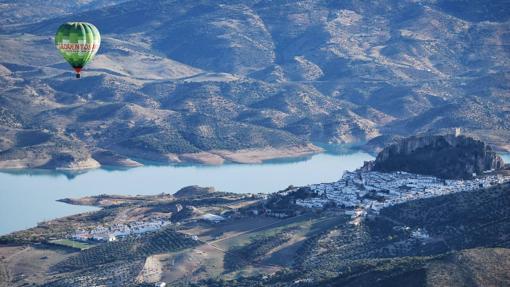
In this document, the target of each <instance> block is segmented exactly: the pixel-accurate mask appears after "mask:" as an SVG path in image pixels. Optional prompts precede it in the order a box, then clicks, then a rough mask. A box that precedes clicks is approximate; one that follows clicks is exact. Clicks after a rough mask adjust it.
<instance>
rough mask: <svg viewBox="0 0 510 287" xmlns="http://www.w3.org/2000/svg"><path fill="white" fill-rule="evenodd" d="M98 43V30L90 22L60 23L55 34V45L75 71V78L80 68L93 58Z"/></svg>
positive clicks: (77, 76) (78, 74)
mask: <svg viewBox="0 0 510 287" xmlns="http://www.w3.org/2000/svg"><path fill="white" fill-rule="evenodd" d="M100 44H101V36H100V35H99V31H98V30H97V28H96V27H95V26H94V25H92V24H90V23H85V22H68V23H65V24H62V25H61V26H60V27H59V28H58V31H57V34H56V35H55V45H56V46H57V49H58V50H59V51H60V54H62V56H63V57H64V59H65V60H66V61H67V62H69V64H71V66H72V67H73V68H74V70H75V71H76V78H80V72H81V69H82V68H83V67H84V66H85V65H86V64H87V63H89V62H90V61H91V60H92V58H94V55H95V54H96V53H97V50H99V45H100Z"/></svg>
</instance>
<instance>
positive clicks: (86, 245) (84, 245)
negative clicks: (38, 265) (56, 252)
mask: <svg viewBox="0 0 510 287" xmlns="http://www.w3.org/2000/svg"><path fill="white" fill-rule="evenodd" d="M50 243H53V244H56V245H62V246H66V247H71V248H75V249H79V250H85V249H89V248H91V247H94V244H89V243H85V242H79V241H74V240H70V239H57V240H52V241H50Z"/></svg>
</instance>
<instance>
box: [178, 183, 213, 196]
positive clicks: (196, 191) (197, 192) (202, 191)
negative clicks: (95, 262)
mask: <svg viewBox="0 0 510 287" xmlns="http://www.w3.org/2000/svg"><path fill="white" fill-rule="evenodd" d="M214 192H216V190H215V189H214V187H201V186H198V185H190V186H186V187H183V188H181V189H179V190H178V191H177V192H176V193H174V197H176V198H189V197H195V196H202V195H207V194H210V193H214Z"/></svg>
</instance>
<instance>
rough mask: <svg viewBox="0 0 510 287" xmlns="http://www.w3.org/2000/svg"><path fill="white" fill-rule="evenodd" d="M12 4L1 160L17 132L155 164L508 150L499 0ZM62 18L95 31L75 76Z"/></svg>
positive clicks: (503, 21)
mask: <svg viewBox="0 0 510 287" xmlns="http://www.w3.org/2000/svg"><path fill="white" fill-rule="evenodd" d="M24 3H25V2H24V1H22V2H19V1H17V2H11V1H7V2H6V3H4V4H2V5H3V6H2V8H5V9H3V10H2V11H3V12H2V13H3V14H5V15H6V16H5V17H6V18H5V19H7V20H5V21H6V23H9V25H2V28H1V29H0V33H1V35H0V83H2V88H1V89H0V103H1V107H2V110H1V112H0V125H1V128H2V129H4V130H5V132H3V133H2V136H1V139H0V144H1V145H0V152H4V151H7V150H8V149H10V151H9V153H10V154H11V156H10V158H12V159H20V158H22V154H23V153H24V152H25V151H24V148H25V147H20V146H17V145H16V144H15V143H14V142H15V141H14V140H13V137H11V136H9V135H13V136H15V134H16V133H19V132H24V131H25V130H28V131H33V130H35V131H43V132H47V133H49V134H51V135H52V137H53V138H55V137H65V138H67V139H68V141H69V143H70V144H71V145H72V146H73V147H76V149H78V147H82V146H83V147H84V149H85V150H86V151H85V152H82V153H84V154H94V153H95V152H97V151H103V150H106V151H111V152H114V153H116V154H119V155H121V156H125V157H135V158H141V159H149V160H158V161H165V162H166V161H176V160H177V161H186V160H188V159H187V158H189V157H186V156H185V157H181V158H179V155H180V154H183V153H194V154H195V153H199V152H202V153H204V152H205V153H207V154H208V155H207V156H208V157H215V158H216V157H220V158H221V157H222V156H218V155H217V154H216V156H215V155H211V151H213V154H215V153H214V151H215V150H229V151H235V150H244V149H253V148H255V149H264V148H269V147H270V148H276V149H282V150H285V149H288V148H289V147H294V148H296V147H297V148H298V150H300V152H316V151H317V149H315V148H308V147H307V145H308V144H309V143H310V142H332V143H362V142H365V141H367V140H370V139H372V138H374V137H377V136H379V135H409V134H414V133H417V132H424V131H428V130H433V131H441V130H449V129H452V128H454V127H462V128H463V130H464V131H465V133H466V134H468V135H473V136H478V137H480V138H482V139H483V140H486V141H488V142H490V143H493V144H495V145H496V146H498V147H500V148H507V144H506V143H507V142H508V139H510V132H509V126H508V122H509V115H510V106H509V105H508V101H507V100H506V99H507V97H508V91H509V86H508V83H509V82H510V81H508V77H509V74H508V67H509V61H510V60H509V57H508V56H509V52H510V50H508V44H509V43H508V40H509V34H508V30H509V26H510V22H509V19H508V13H505V11H508V8H507V7H508V5H505V3H506V1H491V3H485V2H484V1H476V2H473V3H471V2H470V5H460V4H459V3H457V2H453V1H446V0H443V1H398V3H397V2H396V1H389V0H383V1H378V2H377V3H373V4H370V5H368V4H364V3H359V2H356V1H344V2H342V3H337V2H336V1H324V0H309V1H298V2H292V3H290V2H287V1H264V0H237V1H234V2H233V1H193V2H189V3H188V2H187V3H184V4H183V3H182V1H170V0H158V1H151V2H150V3H147V2H146V1H141V0H131V1H117V2H113V3H112V2H109V3H108V4H107V3H106V2H104V1H85V2H82V1H74V2H70V3H69V4H66V5H67V6H66V5H63V4H62V5H61V4H58V3H56V2H54V1H49V2H48V1H46V2H45V4H44V5H45V6H43V8H44V9H48V11H56V12H54V13H49V15H53V17H52V16H49V17H48V16H46V15H44V16H43V15H40V14H38V13H37V11H32V10H26V9H25V8H26V7H25V6H26V5H25V4H24ZM24 5H25V6H24ZM41 5H42V4H41ZM459 5H460V6H459ZM24 11H25V12H26V15H25V14H23V13H25V12H24ZM20 15H24V16H25V18H24V19H25V20H24V21H20V19H19V16H20ZM77 19H79V20H82V21H90V22H92V23H94V24H96V25H97V26H98V27H99V29H100V30H101V32H102V35H103V44H102V46H101V49H100V51H99V54H98V56H97V58H96V59H95V60H94V61H93V62H92V63H91V65H90V66H89V67H87V69H86V70H85V74H84V75H85V77H84V79H82V80H80V81H75V80H74V79H72V77H71V71H70V69H69V67H68V65H67V64H66V63H64V62H63V60H62V59H61V58H60V56H59V55H58V53H57V52H56V50H55V49H54V47H53V40H52V37H53V34H54V31H55V30H56V28H57V27H58V26H59V25H60V24H61V23H62V22H64V21H70V20H77ZM161 141H164V142H165V143H164V144H162V143H161ZM155 143H157V144H155ZM37 148H38V149H39V153H41V154H44V156H45V158H48V159H51V158H52V157H53V156H54V155H55V152H54V151H52V150H50V149H47V148H46V147H44V146H38V147H37ZM193 157H194V158H196V156H193ZM4 161H5V159H4ZM215 161H216V162H217V161H221V160H220V159H218V158H216V160H215ZM4 165H6V166H8V165H10V164H8V163H5V164H4Z"/></svg>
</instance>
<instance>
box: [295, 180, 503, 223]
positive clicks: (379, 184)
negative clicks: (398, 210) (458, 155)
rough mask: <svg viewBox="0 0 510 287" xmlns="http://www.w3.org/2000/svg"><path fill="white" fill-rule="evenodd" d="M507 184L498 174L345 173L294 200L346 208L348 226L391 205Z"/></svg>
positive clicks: (312, 186)
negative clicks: (444, 176)
mask: <svg viewBox="0 0 510 287" xmlns="http://www.w3.org/2000/svg"><path fill="white" fill-rule="evenodd" d="M507 181H510V177H509V176H503V175H501V174H497V175H484V176H480V177H475V178H474V179H470V180H460V179H459V180H450V179H440V178H437V177H433V176H425V175H419V174H412V173H407V172H391V173H383V172H376V171H355V172H345V173H344V175H343V176H342V178H341V179H340V180H339V181H336V182H332V183H320V184H312V185H309V186H308V187H309V188H310V189H311V191H312V192H313V193H314V194H315V195H316V196H315V197H312V198H306V199H297V200H296V204H297V205H299V206H302V207H305V208H323V207H325V205H327V204H334V205H335V206H337V207H343V208H346V211H345V213H346V214H348V215H351V218H352V219H353V220H352V223H353V224H359V222H360V220H361V219H363V218H364V217H366V216H367V215H371V214H378V213H379V211H380V210H381V209H382V208H385V207H389V206H392V205H395V204H399V203H403V202H406V201H410V200H416V199H422V198H429V197H434V196H441V195H446V194H450V193H455V192H466V191H474V190H482V188H487V187H491V186H494V185H497V184H501V183H504V182H507Z"/></svg>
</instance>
